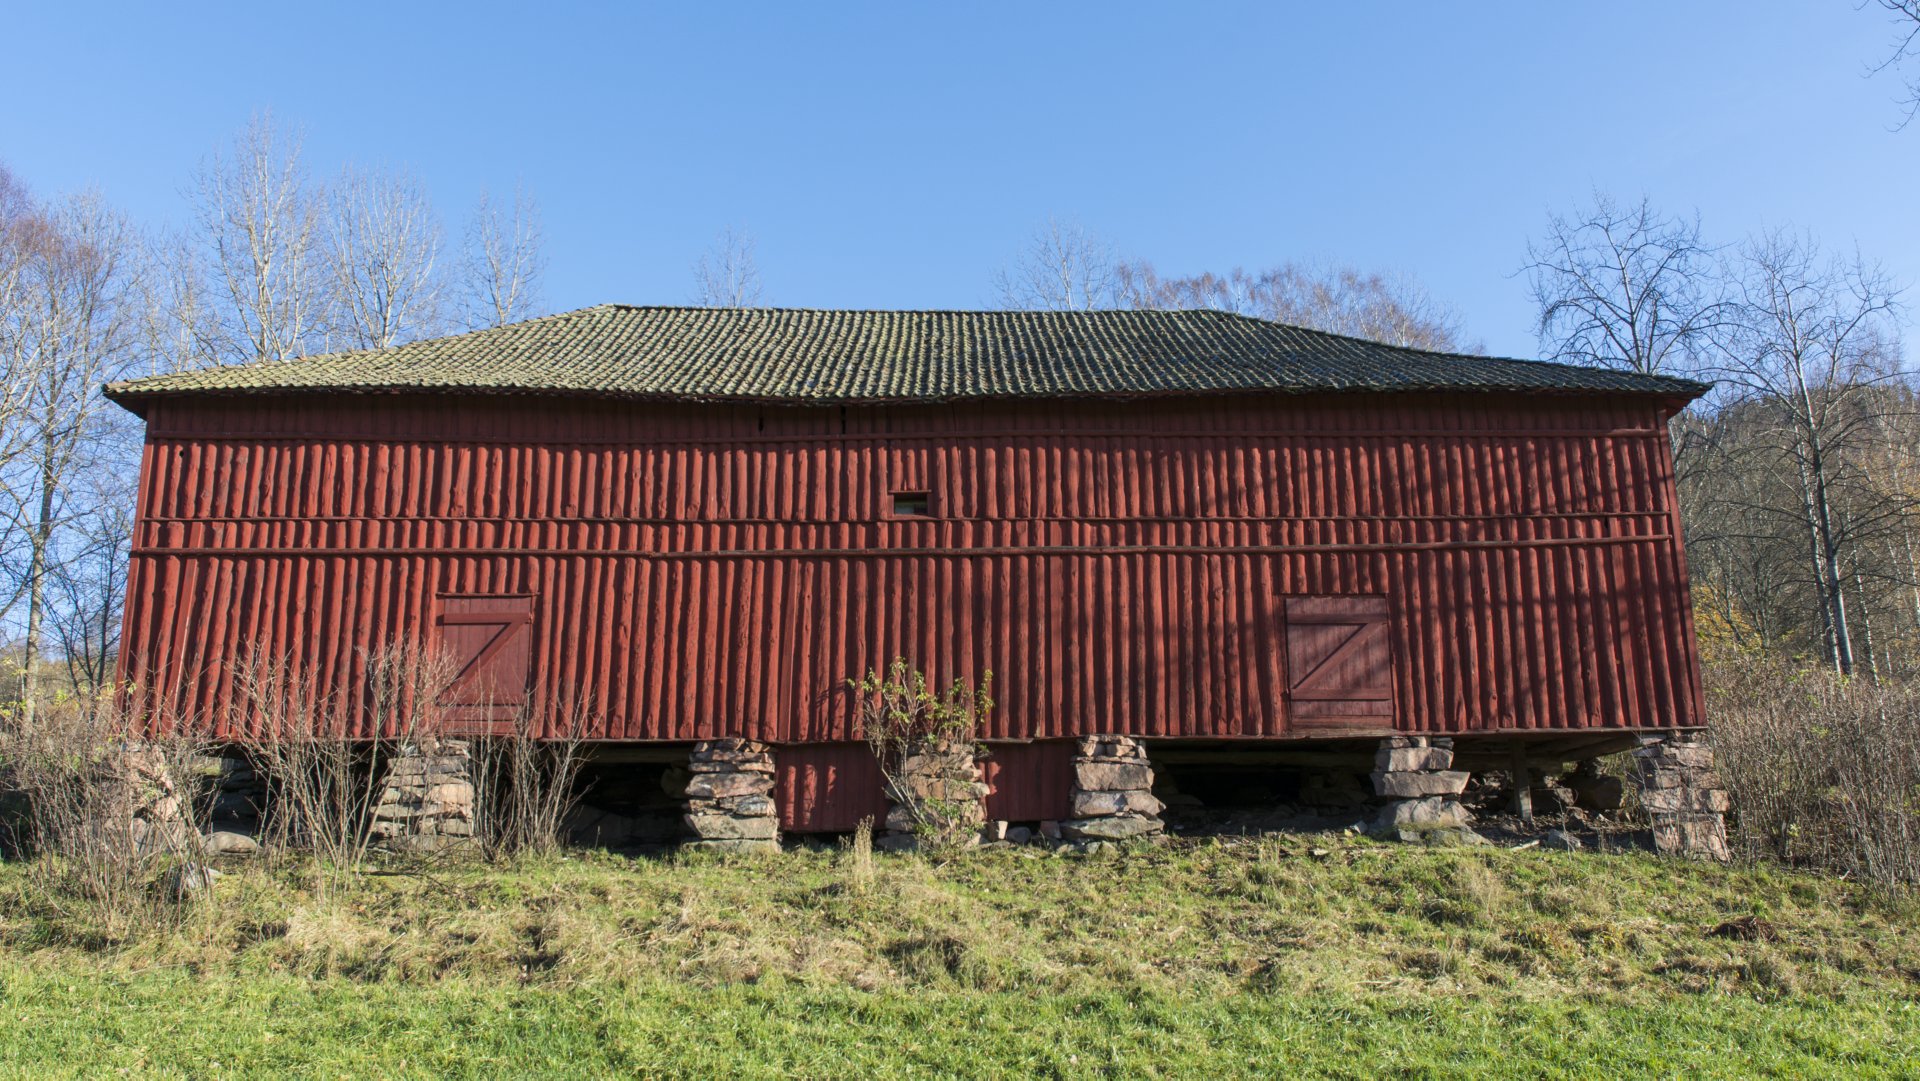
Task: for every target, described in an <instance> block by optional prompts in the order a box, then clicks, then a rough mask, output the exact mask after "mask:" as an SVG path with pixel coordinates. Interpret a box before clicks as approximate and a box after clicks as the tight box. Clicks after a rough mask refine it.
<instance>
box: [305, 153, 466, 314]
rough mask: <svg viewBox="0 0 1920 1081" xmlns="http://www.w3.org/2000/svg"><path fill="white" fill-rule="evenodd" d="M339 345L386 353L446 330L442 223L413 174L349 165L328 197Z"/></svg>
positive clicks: (328, 259) (328, 235)
mask: <svg viewBox="0 0 1920 1081" xmlns="http://www.w3.org/2000/svg"><path fill="white" fill-rule="evenodd" d="M326 206H327V224H326V235H327V257H328V258H327V261H328V263H329V264H330V265H331V268H332V271H333V299H334V304H335V306H336V311H337V319H336V329H337V331H338V336H339V338H340V340H341V341H342V342H343V344H345V345H346V346H347V347H348V348H353V349H385V348H388V347H389V346H392V345H396V344H398V343H400V342H403V341H408V340H411V339H414V338H421V337H429V336H431V335H433V334H436V333H439V332H440V329H441V325H442V324H441V281H440V279H441V270H442V267H441V265H440V248H441V229H440V219H439V217H438V216H437V215H436V214H435V213H434V212H433V203H432V201H431V200H429V199H428V197H427V193H426V189H425V188H424V187H422V186H421V184H420V182H419V181H418V180H416V179H415V178H414V177H413V176H411V175H410V174H407V173H405V172H400V173H383V172H376V171H368V170H363V169H353V168H349V169H347V170H346V171H345V172H343V173H342V174H341V176H340V179H339V181H338V182H337V183H335V184H334V186H333V188H332V189H331V190H329V191H328V192H327V198H326Z"/></svg>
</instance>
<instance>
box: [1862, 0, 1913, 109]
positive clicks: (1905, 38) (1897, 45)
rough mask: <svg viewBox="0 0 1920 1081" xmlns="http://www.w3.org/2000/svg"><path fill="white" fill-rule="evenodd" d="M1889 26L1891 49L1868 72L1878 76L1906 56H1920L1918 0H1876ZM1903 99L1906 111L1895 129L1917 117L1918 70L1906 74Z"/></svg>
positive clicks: (1902, 61)
mask: <svg viewBox="0 0 1920 1081" xmlns="http://www.w3.org/2000/svg"><path fill="white" fill-rule="evenodd" d="M1876 3H1877V4H1878V6H1879V7H1880V9H1881V10H1882V11H1885V12H1886V13H1887V15H1888V16H1889V18H1890V21H1891V22H1892V24H1893V49H1892V51H1891V52H1889V53H1888V54H1887V58H1886V59H1885V60H1882V61H1881V62H1880V63H1879V64H1876V65H1875V66H1874V67H1873V68H1871V69H1870V70H1869V72H1868V74H1870V75H1878V74H1880V73H1881V72H1883V71H1890V70H1894V69H1897V68H1899V67H1901V66H1902V65H1903V64H1905V63H1906V61H1907V59H1908V58H1909V57H1913V56H1920V0H1876ZM1905 85H1906V95H1907V96H1906V97H1905V98H1903V99H1901V101H1900V104H1901V106H1902V107H1904V108H1905V109H1906V111H1907V114H1906V116H1905V117H1903V118H1902V119H1901V121H1900V123H1899V124H1897V125H1895V130H1898V129H1900V128H1904V127H1906V126H1907V125H1908V124H1910V123H1912V122H1913V118H1914V116H1915V115H1917V114H1920V71H1916V72H1910V73H1908V74H1907V75H1906V82H1905Z"/></svg>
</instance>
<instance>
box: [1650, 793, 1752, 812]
mask: <svg viewBox="0 0 1920 1081" xmlns="http://www.w3.org/2000/svg"><path fill="white" fill-rule="evenodd" d="M1640 805H1641V806H1642V807H1645V808H1646V809H1647V810H1648V811H1649V812H1654V811H1693V812H1698V813H1704V814H1725V813H1726V811H1727V809H1728V808H1729V807H1731V806H1732V801H1731V800H1729V799H1728V798H1727V794H1726V793H1725V792H1722V791H1720V790H1719V789H1717V788H1657V789H1650V790H1648V791H1646V792H1643V793H1641V794H1640Z"/></svg>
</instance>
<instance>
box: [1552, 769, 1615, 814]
mask: <svg viewBox="0 0 1920 1081" xmlns="http://www.w3.org/2000/svg"><path fill="white" fill-rule="evenodd" d="M1562 783H1563V784H1565V785H1566V786H1567V787H1568V788H1569V789H1571V790H1572V792H1573V805H1574V806H1576V807H1578V808H1580V809H1581V810H1583V811H1617V810H1619V809H1620V805H1621V804H1622V803H1623V802H1624V801H1625V799H1626V785H1625V784H1624V783H1622V782H1621V780H1620V778H1618V777H1609V776H1605V775H1596V776H1587V775H1584V774H1579V773H1575V774H1573V775H1571V776H1569V777H1567V778H1566V779H1565V780H1564V781H1563V782H1562Z"/></svg>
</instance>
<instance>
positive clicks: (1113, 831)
mask: <svg viewBox="0 0 1920 1081" xmlns="http://www.w3.org/2000/svg"><path fill="white" fill-rule="evenodd" d="M1161 810H1162V807H1161V804H1160V801H1159V800H1158V799H1155V798H1154V795H1153V766H1152V764H1151V763H1149V762H1148V761H1147V752H1146V749H1145V748H1144V747H1142V746H1141V745H1140V743H1139V741H1137V740H1135V739H1133V738H1131V737H1128V736H1088V737H1086V738H1085V739H1082V740H1081V741H1080V742H1079V744H1078V745H1077V746H1076V747H1075V748H1074V758H1073V803H1072V807H1071V809H1070V812H1069V813H1071V814H1072V816H1073V817H1072V818H1070V819H1068V820H1067V821H1065V822H1062V823H1060V834H1061V836H1062V837H1063V838H1065V839H1067V840H1069V841H1079V842H1082V843H1093V842H1099V841H1126V840H1132V839H1133V838H1136V837H1148V838H1151V837H1158V836H1160V835H1162V834H1163V833H1164V832H1165V831H1166V825H1165V823H1163V822H1162V821H1161V820H1160V811H1161Z"/></svg>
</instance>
